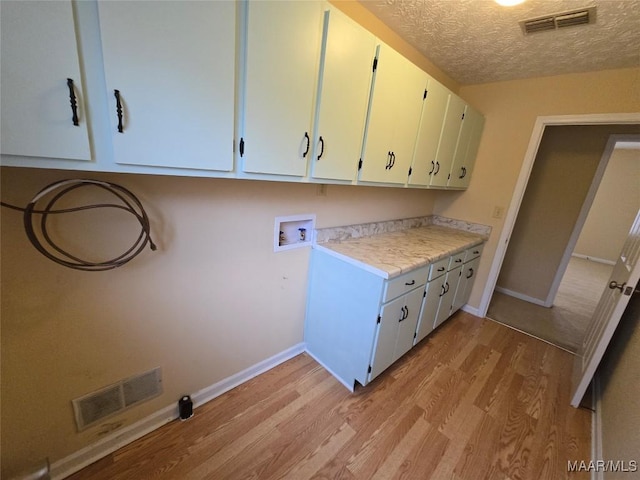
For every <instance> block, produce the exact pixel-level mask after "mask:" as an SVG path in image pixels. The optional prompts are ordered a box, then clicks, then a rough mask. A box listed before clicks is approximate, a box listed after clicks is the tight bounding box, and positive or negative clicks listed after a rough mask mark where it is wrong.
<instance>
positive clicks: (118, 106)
mask: <svg viewBox="0 0 640 480" xmlns="http://www.w3.org/2000/svg"><path fill="white" fill-rule="evenodd" d="M113 95H114V96H115V97H116V114H117V115H118V132H120V133H123V132H124V127H123V126H122V102H121V100H120V90H114V91H113Z"/></svg>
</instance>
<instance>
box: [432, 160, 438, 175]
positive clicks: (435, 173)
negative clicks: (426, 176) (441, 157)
mask: <svg viewBox="0 0 640 480" xmlns="http://www.w3.org/2000/svg"><path fill="white" fill-rule="evenodd" d="M439 171H440V162H436V171H435V172H433V174H434V175H437V174H438V172H439Z"/></svg>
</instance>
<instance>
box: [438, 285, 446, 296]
mask: <svg viewBox="0 0 640 480" xmlns="http://www.w3.org/2000/svg"><path fill="white" fill-rule="evenodd" d="M440 289H441V290H442V291H441V292H440V295H438V296H439V297H442V296H443V295H444V294H445V293H447V291H446V290H445V288H444V284H442V285H440Z"/></svg>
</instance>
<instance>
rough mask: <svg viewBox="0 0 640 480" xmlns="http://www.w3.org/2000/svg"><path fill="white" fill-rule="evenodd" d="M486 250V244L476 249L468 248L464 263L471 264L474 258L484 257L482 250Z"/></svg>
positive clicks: (477, 246)
mask: <svg viewBox="0 0 640 480" xmlns="http://www.w3.org/2000/svg"><path fill="white" fill-rule="evenodd" d="M483 248H484V243H481V244H480V245H476V246H475V247H471V248H468V249H467V250H466V255H465V256H464V263H467V262H470V261H471V260H473V259H474V258H477V257H479V256H480V255H482V249H483Z"/></svg>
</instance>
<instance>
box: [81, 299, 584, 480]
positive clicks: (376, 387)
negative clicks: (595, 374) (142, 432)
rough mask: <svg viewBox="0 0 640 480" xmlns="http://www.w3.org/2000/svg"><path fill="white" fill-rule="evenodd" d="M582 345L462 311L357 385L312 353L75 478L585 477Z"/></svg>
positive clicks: (455, 479) (512, 479) (346, 479)
mask: <svg viewBox="0 0 640 480" xmlns="http://www.w3.org/2000/svg"><path fill="white" fill-rule="evenodd" d="M571 366H572V356H571V355H570V354H569V353H567V352H565V351H562V350H560V349H558V348H555V347H553V346H551V345H548V344H546V343H544V342H541V341H539V340H536V339H534V338H531V337H529V336H527V335H524V334H522V333H519V332H517V331H515V330H512V329H509V328H507V327H505V326H503V325H500V324H498V323H495V322H492V321H490V320H483V319H480V318H477V317H474V316H471V315H469V314H467V313H464V312H459V313H457V314H456V315H455V316H454V317H453V318H451V319H450V320H449V321H448V322H446V323H445V324H444V325H442V326H441V327H440V328H439V329H438V330H437V331H436V332H434V333H433V334H432V335H430V336H429V337H427V338H426V339H425V340H424V341H423V342H421V343H420V344H419V345H418V346H417V347H415V348H413V349H412V350H411V351H410V352H409V353H408V354H407V355H405V356H404V357H403V358H401V359H400V360H399V361H398V362H396V363H395V364H394V365H393V366H392V367H391V368H390V369H389V370H387V371H386V372H384V373H383V374H382V375H380V376H379V377H378V378H377V379H376V380H375V381H374V382H372V383H371V384H369V385H368V386H366V387H364V388H358V389H356V392H355V393H353V394H352V393H350V392H349V391H347V389H345V388H344V386H342V385H341V384H340V383H339V382H338V381H337V380H335V379H334V378H333V377H332V376H331V375H330V374H329V373H327V372H326V371H325V370H324V369H323V368H322V367H320V366H319V365H318V364H317V363H316V362H315V361H314V360H313V359H311V358H310V357H309V356H307V355H306V354H302V355H299V356H297V357H295V358H293V359H291V360H289V361H288V362H285V363H283V364H282V365H280V366H278V367H276V368H274V369H272V370H270V371H269V372H267V373H265V374H263V375H260V376H259V377H256V378H254V379H253V380H251V381H249V382H247V383H245V384H243V385H241V386H239V387H237V388H235V389H233V390H231V391H230V392H227V393H226V394H224V395H222V396H220V397H218V398H216V399H214V400H212V401H211V402H209V403H208V404H206V405H204V406H202V407H201V408H199V409H196V410H195V415H194V417H193V418H191V419H190V420H188V421H185V422H180V421H174V422H172V423H170V424H168V425H166V426H164V427H162V428H161V429H159V430H156V431H155V432H153V433H151V434H149V435H147V436H145V437H143V438H141V439H140V440H138V441H136V442H134V443H132V444H130V445H128V446H126V447H124V448H122V449H120V450H118V451H116V452H114V453H113V454H111V455H109V456H107V457H105V458H104V459H102V460H100V461H98V462H96V463H94V464H93V465H90V466H88V467H87V468H85V469H84V470H82V471H80V472H78V473H77V474H75V475H73V476H71V477H69V478H71V479H72V480H82V479H92V480H102V479H105V480H106V479H109V480H119V479H136V480H138V479H198V480H200V479H216V480H218V479H259V480H268V479H292V480H304V479H340V480H356V479H357V480H359V479H363V480H364V479H366V480H369V479H381V480H390V479H408V480H414V479H415V480H428V479H434V480H441V479H453V480H462V479H470V480H482V479H500V480H524V479H532V480H543V479H565V478H571V479H573V478H585V479H586V478H588V474H587V473H584V472H568V468H567V462H568V461H576V460H578V461H580V460H585V461H587V462H588V461H589V460H590V428H591V415H592V414H591V411H589V410H586V409H573V408H572V407H570V406H569V394H570V392H569V389H570V377H571Z"/></svg>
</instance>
